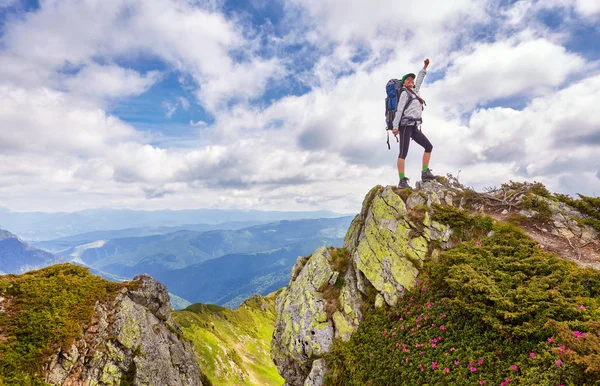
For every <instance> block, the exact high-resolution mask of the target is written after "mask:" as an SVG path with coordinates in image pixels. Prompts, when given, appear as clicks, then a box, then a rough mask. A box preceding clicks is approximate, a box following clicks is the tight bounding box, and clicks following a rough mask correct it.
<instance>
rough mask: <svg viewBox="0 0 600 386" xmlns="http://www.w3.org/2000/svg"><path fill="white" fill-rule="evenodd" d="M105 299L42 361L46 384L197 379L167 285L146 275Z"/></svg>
mask: <svg viewBox="0 0 600 386" xmlns="http://www.w3.org/2000/svg"><path fill="white" fill-rule="evenodd" d="M134 282H135V284H134V287H133V288H131V289H127V288H125V289H123V290H121V292H120V293H119V294H118V295H117V296H116V298H115V299H114V300H113V301H112V302H110V303H109V304H100V303H99V304H97V305H96V309H95V313H94V318H93V321H92V324H91V325H90V327H89V328H88V329H87V330H86V331H85V332H84V334H83V336H82V337H81V338H80V339H79V340H77V341H76V342H75V343H74V344H73V346H72V347H71V349H70V350H68V351H60V352H58V353H56V354H55V355H54V356H53V357H52V358H51V361H50V362H49V363H48V364H47V366H46V369H45V370H46V382H47V383H49V384H51V385H64V386H75V385H81V386H83V385H85V386H93V385H122V384H131V385H186V386H187V385H189V386H192V385H194V386H198V385H202V382H201V372H200V368H199V367H198V362H197V360H196V357H195V354H194V351H193V348H192V347H191V345H190V344H189V343H188V342H187V341H184V340H183V339H180V338H181V337H182V333H181V330H180V329H179V326H178V325H177V324H175V322H174V321H173V319H172V317H171V313H170V308H169V296H168V293H167V290H166V288H165V287H164V286H163V285H162V284H160V283H158V282H157V281H155V280H154V279H152V278H151V277H150V276H148V275H142V276H138V277H136V278H135V279H134Z"/></svg>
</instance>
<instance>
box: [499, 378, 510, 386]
mask: <svg viewBox="0 0 600 386" xmlns="http://www.w3.org/2000/svg"><path fill="white" fill-rule="evenodd" d="M509 383H510V379H508V378H506V379H505V380H504V381H502V383H501V384H500V386H506V385H508V384H509Z"/></svg>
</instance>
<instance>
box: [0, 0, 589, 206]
mask: <svg viewBox="0 0 600 386" xmlns="http://www.w3.org/2000/svg"><path fill="white" fill-rule="evenodd" d="M522 4H525V3H524V2H518V3H516V4H515V5H514V6H513V8H512V10H511V11H510V12H512V13H510V12H509V13H507V14H503V15H502V17H501V18H499V19H498V20H496V19H493V17H494V16H497V15H498V12H496V11H497V10H495V9H493V10H490V8H491V7H492V8H493V6H495V5H496V3H495V2H488V1H486V2H479V1H467V0H463V1H459V2H440V3H439V4H437V6H435V7H432V6H431V5H430V4H429V5H428V4H425V3H414V2H410V3H409V2H404V3H394V4H393V6H390V3H389V2H385V3H384V2H382V1H377V2H375V3H368V2H363V1H359V0H353V1H351V2H350V3H348V2H344V3H340V2H335V1H332V2H308V1H304V0H296V1H294V2H293V3H288V4H287V6H286V12H288V18H287V19H286V21H287V22H289V23H290V26H289V34H287V35H284V36H282V37H279V36H277V37H275V38H273V37H272V36H270V37H268V39H267V40H268V41H269V42H270V43H272V44H273V45H274V46H275V47H274V48H273V52H278V53H279V56H276V57H261V56H260V55H259V54H258V52H259V50H258V48H260V44H259V43H258V41H259V39H260V38H264V36H261V37H257V36H256V33H257V32H256V31H254V32H253V33H250V34H248V33H243V32H242V31H248V28H251V27H249V26H248V25H246V24H244V23H243V22H241V21H240V20H238V19H231V18H226V17H225V16H224V15H223V14H221V13H220V11H219V10H218V7H219V6H220V4H219V2H218V1H217V2H215V3H213V4H207V5H206V6H205V7H201V8H198V7H195V6H194V5H193V2H190V1H184V0H169V1H167V0H157V1H153V2H142V1H141V0H127V1H116V0H107V1H106V2H103V3H102V5H94V4H93V3H91V2H78V1H70V0H63V1H60V2H59V1H48V2H45V3H42V8H41V10H40V11H39V12H37V13H35V14H29V15H27V16H25V17H24V18H22V20H21V21H14V22H10V23H8V24H7V25H6V28H5V29H6V31H7V33H6V35H4V36H3V37H2V44H3V45H2V47H3V49H2V51H0V99H1V100H2V101H3V103H2V104H0V137H1V140H0V147H1V148H2V151H0V196H2V197H3V198H5V200H6V201H5V202H3V205H9V206H11V208H14V209H20V210H31V209H42V210H44V209H45V210H48V209H52V210H59V209H63V210H75V209H80V208H83V207H90V206H91V207H94V206H117V207H123V206H125V207H133V208H141V207H144V208H149V209H150V208H165V207H168V208H182V207H209V206H217V207H218V206H221V207H238V208H255V209H306V208H311V207H313V206H317V207H321V208H324V207H326V208H328V209H332V210H338V211H345V212H352V211H356V210H357V209H358V208H359V205H360V202H361V200H362V199H363V197H364V194H365V193H366V192H367V191H368V190H369V189H370V188H371V187H372V186H373V185H375V184H394V183H396V182H397V174H396V170H395V162H396V157H397V147H396V146H397V145H396V144H395V142H392V143H393V144H394V145H396V146H394V147H393V148H392V151H388V150H387V147H386V145H385V131H384V123H383V97H384V92H383V86H384V85H385V83H386V81H387V80H388V79H389V78H391V77H394V76H399V75H402V74H403V73H405V72H408V71H413V72H415V71H418V69H419V68H420V67H421V66H422V60H423V59H424V58H425V57H426V56H430V57H431V59H432V64H431V67H430V74H429V75H428V77H427V78H426V81H425V85H424V86H423V89H422V95H423V96H424V98H425V99H426V100H427V101H428V107H427V109H426V111H425V116H424V117H425V123H424V125H423V130H424V132H425V133H426V134H427V135H428V136H429V138H430V139H431V141H432V143H433V145H434V153H433V158H432V164H431V166H432V168H434V170H435V171H436V172H438V173H444V172H446V171H450V172H453V173H455V174H456V172H457V171H458V170H459V169H462V172H461V180H463V181H464V182H466V183H468V184H472V185H475V186H477V187H483V186H486V185H496V184H500V183H502V182H505V181H507V180H508V179H523V178H528V179H532V178H535V179H539V180H542V181H543V182H547V183H549V185H550V187H551V188H553V189H555V190H561V191H569V192H574V191H576V190H579V191H582V192H583V193H587V194H590V193H591V192H593V191H594V189H596V191H599V190H598V186H597V184H598V181H600V180H599V179H598V178H596V173H598V172H599V170H600V166H598V165H597V163H595V162H594V160H595V158H594V157H595V154H597V153H598V150H599V149H598V147H597V146H596V145H594V143H595V142H594V141H595V140H596V138H597V137H596V133H597V132H598V127H597V126H594V125H595V122H600V117H598V116H597V114H596V112H597V111H598V110H597V108H596V105H595V102H594V99H595V96H596V95H598V92H600V89H599V88H598V83H599V81H598V77H596V76H588V75H587V73H586V71H593V70H594V67H593V64H590V63H587V62H586V61H585V60H584V59H582V58H581V57H580V56H578V55H577V54H575V53H572V52H568V51H567V50H566V49H565V48H564V47H563V45H562V44H563V42H562V40H561V38H560V37H557V36H555V35H554V34H553V33H548V31H546V30H544V29H543V28H542V27H540V26H539V25H535V24H532V25H530V24H527V26H526V27H520V25H521V24H523V23H521V22H517V21H519V20H529V19H528V18H529V17H531V13H532V12H533V10H531V9H530V8H528V7H526V6H524V5H522ZM569 4H575V3H569ZM534 5H535V4H534ZM569 6H571V5H569ZM518 7H522V8H521V9H517V8H518ZM532 7H533V6H532ZM573 7H574V5H573ZM299 10H301V11H299ZM489 12H492V14H490V13H489ZM500 14H502V13H501V12H500ZM75 15H76V17H75ZM298 15H299V16H298ZM295 16H298V18H297V19H294V17H295ZM355 20H361V22H355ZM503 23H506V25H505V24H503ZM492 24H493V27H491V25H492ZM478 25H484V26H486V27H489V28H490V30H492V32H490V33H489V34H488V35H486V37H485V41H483V42H480V41H478V40H477V39H478V37H477V36H475V35H474V34H473V33H472V32H473V29H474V28H475V27H476V26H478ZM507 26H508V27H507ZM505 27H506V28H505ZM509 30H510V31H512V34H511V35H510V36H508V33H507V31H509ZM288 43H290V44H291V43H294V44H298V45H305V46H306V47H308V48H306V49H305V50H301V54H299V55H305V54H307V55H308V54H310V52H307V51H310V50H313V49H314V50H316V51H317V53H319V52H325V53H326V54H324V55H323V56H321V57H320V58H319V59H318V60H317V62H316V64H315V66H314V67H313V68H310V69H309V70H303V71H302V73H299V74H296V73H294V72H293V71H294V70H295V69H294V62H293V61H294V59H295V58H297V57H295V56H291V57H289V56H286V55H287V54H286V52H285V50H281V51H278V50H279V49H280V47H282V46H283V47H285V44H288ZM309 43H311V44H312V45H311V44H309ZM390 47H392V48H390ZM263 48H264V47H263ZM269 48H272V47H269ZM319 50H322V51H319ZM356 54H361V55H362V60H361V61H356V60H355V61H353V60H352V59H353V58H354V57H355V55H356ZM240 57H243V58H244V60H240V59H239V58H240ZM99 58H100V59H101V60H99ZM144 58H152V59H158V60H160V61H162V62H164V63H166V65H167V67H168V68H167V70H166V71H173V72H175V73H176V74H177V75H178V76H179V77H180V78H181V79H186V80H187V81H188V82H189V80H190V79H191V80H192V83H193V86H194V87H192V88H191V90H190V89H188V90H187V91H191V92H192V93H194V95H195V96H197V98H198V101H190V100H188V99H185V98H183V97H181V96H177V94H174V95H167V96H165V98H164V100H165V105H164V107H165V109H166V113H167V116H169V115H171V116H172V115H173V114H174V113H175V111H177V109H182V110H184V111H185V110H186V109H190V108H191V104H192V103H197V102H198V103H200V104H202V107H204V108H205V109H207V110H208V111H209V112H211V113H214V120H215V123H214V124H207V123H206V122H204V121H197V122H194V121H190V126H192V127H190V126H187V125H186V127H187V128H188V129H190V130H194V131H195V132H196V133H197V138H194V139H193V141H192V140H189V141H188V142H185V141H183V140H177V141H175V140H173V141H171V142H169V141H168V138H167V140H165V141H162V143H163V144H168V145H163V146H157V145H152V144H155V143H157V141H155V139H156V138H151V137H147V136H145V135H142V134H141V133H140V132H138V131H136V129H135V128H134V127H132V126H131V125H129V124H126V123H124V122H122V121H121V120H119V119H118V118H116V117H113V116H111V115H110V114H107V113H106V111H105V110H104V105H105V104H106V101H107V100H109V99H115V98H116V99H118V98H124V97H127V96H132V95H138V94H140V93H143V92H144V91H145V90H147V89H148V88H149V87H151V86H152V84H154V83H155V82H157V81H159V80H160V77H161V74H159V73H155V72H144V73H141V72H138V71H134V70H132V69H127V68H125V67H121V66H123V65H124V63H133V62H135V61H136V60H139V59H142V60H143V59H144ZM99 63H101V64H99ZM288 75H291V76H294V77H298V78H302V79H301V81H302V82H304V83H305V84H308V85H310V86H312V87H313V89H312V91H311V92H309V93H307V94H305V95H302V96H291V97H287V98H284V99H280V100H278V101H276V102H274V103H271V104H266V105H261V107H260V108H257V107H256V106H253V105H252V104H250V103H249V101H251V100H253V99H254V98H257V97H259V96H260V95H261V94H262V93H263V92H264V90H265V89H266V88H267V87H268V85H269V82H273V81H274V80H277V79H280V78H283V77H285V76H288ZM573 76H576V77H578V78H584V79H583V80H581V81H578V82H577V83H576V84H573V85H571V86H570V87H568V88H566V89H564V90H561V88H563V87H565V86H564V85H565V83H568V82H569V79H571V77H573ZM586 76H588V77H587V78H585V77H586ZM433 77H435V78H436V79H437V80H436V81H435V82H433V83H432V81H431V79H432V78H433ZM548 90H551V92H548ZM514 96H520V97H521V98H523V103H524V104H525V105H526V107H525V108H523V109H522V110H517V109H511V108H507V107H497V108H488V109H480V110H478V111H476V112H474V114H473V115H472V117H471V118H470V120H469V121H464V120H461V116H460V114H459V113H461V112H467V113H470V112H471V111H470V110H471V109H472V106H474V105H476V104H478V103H484V102H485V101H489V100H495V99H501V98H507V97H508V98H510V97H514ZM532 98H535V99H533V100H532ZM232 101H235V102H237V104H235V105H231V102H232ZM460 103H465V104H467V105H469V104H470V106H467V107H465V108H464V111H463V110H458V109H456V108H455V107H456V105H458V104H460ZM463 119H464V118H463ZM159 134H160V133H159ZM164 135H166V134H164ZM162 139H164V138H162ZM174 144H176V145H174ZM421 155H422V150H421V149H420V147H419V146H418V145H416V144H415V143H413V144H411V150H410V152H409V157H408V162H407V173H408V175H409V176H412V177H413V182H414V177H416V176H418V175H419V174H418V171H419V170H420V158H421ZM579 172H581V173H579ZM574 175H581V178H582V182H581V183H578V184H576V185H573V183H574V180H573V176H574ZM41 192H43V194H42V193H41Z"/></svg>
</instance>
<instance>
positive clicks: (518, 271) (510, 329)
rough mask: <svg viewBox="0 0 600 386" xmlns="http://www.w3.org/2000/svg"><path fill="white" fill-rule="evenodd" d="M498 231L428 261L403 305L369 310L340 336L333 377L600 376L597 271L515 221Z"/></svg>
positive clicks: (444, 380) (441, 381) (548, 380)
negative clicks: (554, 251)
mask: <svg viewBox="0 0 600 386" xmlns="http://www.w3.org/2000/svg"><path fill="white" fill-rule="evenodd" d="M494 232H495V234H494V236H492V237H489V238H478V237H476V238H473V239H471V240H469V241H465V242H463V243H462V244H460V245H459V246H458V247H457V248H454V249H452V250H449V251H447V252H445V253H443V254H442V255H441V256H440V259H439V262H438V263H436V264H427V265H426V267H425V270H424V272H423V275H422V279H421V280H422V281H423V282H422V283H421V282H419V285H418V286H416V287H415V288H412V289H410V290H409V291H407V292H406V293H405V295H404V296H403V297H402V299H401V301H400V302H399V303H398V305H397V306H395V307H391V308H389V307H388V308H382V309H371V310H369V312H367V313H365V318H364V320H363V321H362V323H361V325H360V327H359V329H358V331H357V333H355V334H354V335H353V336H352V338H351V339H350V340H349V341H348V342H345V343H343V342H341V341H336V342H335V343H334V348H333V350H332V351H331V353H329V354H328V356H327V361H328V363H329V366H330V369H331V373H330V375H329V376H328V378H327V382H326V384H327V385H344V386H351V385H361V386H362V385H373V386H374V385H416V384H419V385H479V384H480V381H484V382H485V385H501V384H502V382H506V379H509V380H510V384H509V385H511V386H512V385H559V384H564V385H570V386H574V385H592V384H597V383H596V382H598V381H600V361H598V355H599V353H600V337H599V334H600V322H599V321H600V272H598V271H595V270H591V269H581V268H579V267H577V266H576V265H575V264H573V263H571V262H568V261H566V260H562V259H558V258H556V257H554V256H551V255H549V254H547V253H546V252H543V251H541V250H540V249H539V248H538V247H537V246H536V245H535V243H534V242H533V241H532V240H531V239H529V238H528V237H527V236H526V235H525V234H524V233H523V232H521V231H520V230H519V228H516V227H514V226H511V225H507V224H497V225H495V226H494ZM425 318H427V319H425ZM582 334H584V335H582ZM406 358H408V361H407V359H406ZM455 361H456V362H455ZM557 361H558V362H557ZM512 366H516V367H514V368H513V367H512ZM445 369H447V370H445ZM505 385H506V383H505Z"/></svg>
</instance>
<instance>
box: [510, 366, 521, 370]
mask: <svg viewBox="0 0 600 386" xmlns="http://www.w3.org/2000/svg"><path fill="white" fill-rule="evenodd" d="M510 368H511V369H513V370H514V371H517V370H518V369H519V367H518V366H517V365H512V366H510Z"/></svg>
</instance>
